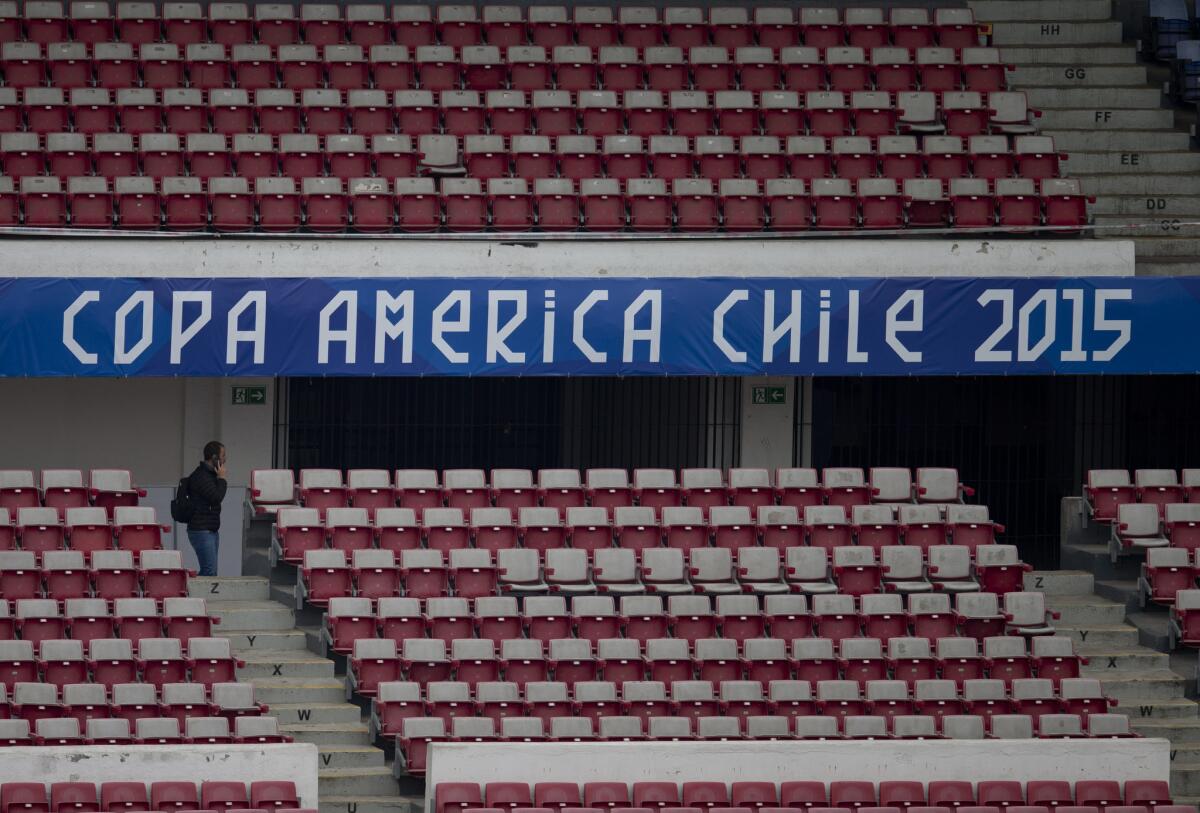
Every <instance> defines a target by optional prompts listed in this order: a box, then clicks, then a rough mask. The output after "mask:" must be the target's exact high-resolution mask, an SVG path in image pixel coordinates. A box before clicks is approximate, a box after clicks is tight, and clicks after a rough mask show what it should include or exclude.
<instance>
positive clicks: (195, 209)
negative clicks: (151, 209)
mask: <svg viewBox="0 0 1200 813" xmlns="http://www.w3.org/2000/svg"><path fill="white" fill-rule="evenodd" d="M162 199H163V213H164V218H163V222H164V224H165V225H166V227H167V228H169V229H174V230H176V231H196V230H198V229H203V228H205V227H206V226H207V225H208V197H207V196H206V195H205V194H204V189H203V187H202V186H201V184H200V179H199V178H163V179H162Z"/></svg>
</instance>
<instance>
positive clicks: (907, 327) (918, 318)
mask: <svg viewBox="0 0 1200 813" xmlns="http://www.w3.org/2000/svg"><path fill="white" fill-rule="evenodd" d="M908 305H912V316H911V317H909V318H908V319H901V318H899V317H900V312H901V311H903V310H904V309H905V307H907V306H908ZM885 324H886V329H885V331H884V338H885V339H886V340H887V343H888V347H890V348H892V350H894V351H896V355H897V356H899V357H900V360H901V361H906V362H908V363H909V364H916V363H918V362H920V361H921V358H922V353H921V351H919V350H910V349H908V347H907V346H906V345H905V344H904V343H903V342H901V341H900V338H899V336H897V335H896V334H898V333H919V332H921V331H922V330H924V329H925V292H924V291H917V290H915V291H905V292H904V293H903V294H901V295H900V298H899V299H897V300H896V301H895V302H893V303H892V305H891V307H889V308H888V309H887V322H886V323H885Z"/></svg>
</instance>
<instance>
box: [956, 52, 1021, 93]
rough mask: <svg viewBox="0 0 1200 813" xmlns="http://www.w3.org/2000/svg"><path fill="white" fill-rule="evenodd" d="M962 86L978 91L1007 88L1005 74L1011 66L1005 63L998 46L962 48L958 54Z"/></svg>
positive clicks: (986, 91)
mask: <svg viewBox="0 0 1200 813" xmlns="http://www.w3.org/2000/svg"><path fill="white" fill-rule="evenodd" d="M960 61H961V64H962V79H963V87H965V88H966V89H967V90H973V91H977V92H980V93H991V92H993V91H1002V90H1007V89H1008V78H1007V76H1006V74H1005V71H1006V70H1009V69H1010V68H1011V66H1009V65H1005V64H1004V62H1003V61H1002V60H1001V58H1000V49H998V48H979V47H971V48H963V49H962V52H961V54H960Z"/></svg>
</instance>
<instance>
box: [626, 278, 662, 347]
mask: <svg viewBox="0 0 1200 813" xmlns="http://www.w3.org/2000/svg"><path fill="white" fill-rule="evenodd" d="M646 305H649V306H650V327H648V328H635V327H634V325H633V323H634V317H636V316H637V313H638V311H640V310H641V309H642V308H644V307H645V306H646ZM661 336H662V291H660V290H657V289H652V290H649V291H642V292H641V294H639V295H638V298H637V299H635V300H633V304H632V305H630V306H629V307H628V308H626V309H625V349H624V351H623V352H622V353H621V361H625V362H631V361H633V343H634V342H649V343H650V352H649V354H648V355H647V357H646V361H648V362H650V363H651V364H657V363H658V357H659V342H660V338H661Z"/></svg>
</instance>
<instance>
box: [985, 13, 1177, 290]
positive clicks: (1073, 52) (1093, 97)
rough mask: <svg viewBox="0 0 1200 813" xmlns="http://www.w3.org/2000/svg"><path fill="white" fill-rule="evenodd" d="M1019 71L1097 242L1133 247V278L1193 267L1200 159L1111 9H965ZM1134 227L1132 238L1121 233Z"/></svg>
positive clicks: (1016, 77) (1156, 74) (1016, 81)
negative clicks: (1078, 183)
mask: <svg viewBox="0 0 1200 813" xmlns="http://www.w3.org/2000/svg"><path fill="white" fill-rule="evenodd" d="M967 5H969V6H970V7H971V8H973V9H974V11H975V16H976V18H977V19H978V20H979V21H980V22H988V23H992V24H993V34H992V42H993V44H995V45H996V46H997V47H999V48H1000V52H1001V55H1002V56H1003V58H1004V60H1005V61H1006V62H1008V63H1010V64H1013V65H1014V66H1015V67H1016V69H1015V71H1013V73H1012V74H1011V75H1010V82H1011V85H1012V87H1013V88H1014V89H1018V90H1024V91H1025V92H1026V93H1027V94H1028V96H1029V102H1030V105H1031V106H1032V107H1034V108H1037V109H1040V110H1041V111H1043V115H1042V118H1041V119H1040V121H1039V126H1040V128H1041V131H1042V132H1043V133H1044V134H1045V135H1050V136H1053V137H1054V140H1055V144H1056V146H1057V147H1058V148H1059V149H1060V150H1065V151H1067V152H1069V153H1070V160H1068V161H1067V162H1066V172H1067V174H1068V175H1069V176H1070V177H1074V178H1079V179H1081V180H1082V181H1083V188H1084V191H1085V192H1087V193H1088V194H1091V195H1096V196H1097V201H1096V203H1095V204H1094V205H1093V206H1092V207H1091V212H1092V214H1093V216H1094V220H1095V224H1096V227H1097V228H1096V235H1097V236H1098V237H1107V238H1110V239H1122V240H1125V239H1133V240H1134V241H1135V246H1136V252H1137V274H1138V275H1183V274H1189V273H1194V269H1195V267H1196V266H1197V265H1200V226H1187V225H1180V224H1181V222H1182V223H1186V222H1189V221H1190V222H1195V221H1200V152H1196V151H1193V150H1191V149H1190V135H1189V133H1188V132H1187V131H1186V128H1185V127H1182V126H1180V124H1181V122H1180V118H1181V116H1180V115H1177V113H1176V111H1175V110H1172V109H1171V108H1168V107H1164V106H1163V104H1164V103H1165V99H1164V97H1163V95H1162V81H1161V80H1162V75H1161V73H1162V71H1161V68H1159V67H1158V66H1146V65H1143V64H1139V63H1138V53H1137V48H1136V46H1135V44H1133V43H1126V42H1124V39H1123V32H1122V25H1121V23H1120V22H1119V21H1116V20H1112V19H1111V16H1112V3H1111V0H1070V1H1069V2H1064V1H1063V0H1020V1H1019V2H1016V1H1014V0H974V1H973V2H972V1H971V0H969V1H968V3H967ZM1129 224H1137V228H1135V229H1129V228H1118V227H1121V226H1127V225H1129Z"/></svg>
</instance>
